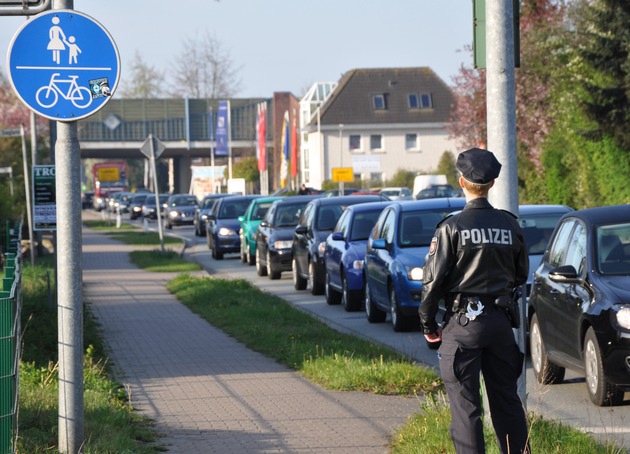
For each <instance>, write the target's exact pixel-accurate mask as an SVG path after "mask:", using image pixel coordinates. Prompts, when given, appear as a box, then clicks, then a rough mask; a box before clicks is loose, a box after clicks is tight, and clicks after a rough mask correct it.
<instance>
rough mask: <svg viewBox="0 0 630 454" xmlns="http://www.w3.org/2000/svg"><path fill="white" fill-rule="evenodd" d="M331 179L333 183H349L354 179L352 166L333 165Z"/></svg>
mask: <svg viewBox="0 0 630 454" xmlns="http://www.w3.org/2000/svg"><path fill="white" fill-rule="evenodd" d="M332 180H333V182H335V183H351V182H352V181H354V172H353V171H352V167H333V168H332Z"/></svg>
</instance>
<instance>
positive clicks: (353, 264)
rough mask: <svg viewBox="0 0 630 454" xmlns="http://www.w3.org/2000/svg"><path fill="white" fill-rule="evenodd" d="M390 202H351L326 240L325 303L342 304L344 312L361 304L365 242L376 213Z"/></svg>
mask: <svg viewBox="0 0 630 454" xmlns="http://www.w3.org/2000/svg"><path fill="white" fill-rule="evenodd" d="M390 204H391V202H373V203H361V204H359V205H351V206H349V207H348V208H346V210H345V211H344V212H343V214H342V215H341V217H340V218H339V221H338V222H337V225H336V226H335V230H333V232H332V233H331V234H330V235H328V238H327V239H326V250H325V252H324V267H325V268H326V287H325V289H324V291H325V293H326V302H327V303H328V304H339V303H342V304H343V307H344V309H345V310H346V311H355V310H358V309H361V308H362V307H363V300H364V293H363V289H364V279H363V258H364V257H365V245H366V244H367V240H368V238H369V236H370V233H371V232H372V228H373V227H374V225H375V224H376V220H377V219H378V216H379V215H380V214H381V212H382V211H383V209H384V208H385V207H386V206H388V205H390Z"/></svg>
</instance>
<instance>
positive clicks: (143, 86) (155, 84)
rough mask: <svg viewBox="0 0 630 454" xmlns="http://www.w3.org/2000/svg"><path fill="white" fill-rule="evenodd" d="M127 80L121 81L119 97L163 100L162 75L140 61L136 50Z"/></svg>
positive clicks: (140, 57)
mask: <svg viewBox="0 0 630 454" xmlns="http://www.w3.org/2000/svg"><path fill="white" fill-rule="evenodd" d="M130 66H131V72H130V77H129V79H128V80H123V81H121V86H120V88H121V92H120V93H121V95H122V97H124V98H163V97H164V92H165V89H164V87H165V79H164V73H163V72H162V71H159V70H157V69H156V68H155V67H154V66H151V65H149V64H147V63H146V62H145V61H144V60H143V59H142V54H141V53H140V51H138V50H136V52H135V54H134V59H133V62H132V63H131V65H130Z"/></svg>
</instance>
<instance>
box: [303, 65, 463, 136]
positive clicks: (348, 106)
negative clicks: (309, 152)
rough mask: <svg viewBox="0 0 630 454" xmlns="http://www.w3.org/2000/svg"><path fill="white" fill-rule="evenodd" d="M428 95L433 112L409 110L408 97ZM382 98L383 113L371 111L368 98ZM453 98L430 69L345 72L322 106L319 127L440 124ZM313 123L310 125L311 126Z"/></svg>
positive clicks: (447, 118) (446, 116) (376, 69)
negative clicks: (382, 96) (383, 103)
mask: <svg viewBox="0 0 630 454" xmlns="http://www.w3.org/2000/svg"><path fill="white" fill-rule="evenodd" d="M412 93H415V94H418V95H421V94H430V95H431V98H432V105H433V108H431V109H410V108H409V104H408V96H409V94H412ZM375 94H383V95H385V98H386V103H387V109H385V110H375V109H374V108H373V101H372V95H375ZM452 105H453V94H452V92H451V90H450V88H449V87H448V86H447V85H446V84H445V83H444V81H443V80H442V79H440V78H439V77H438V76H437V75H436V74H435V73H434V72H433V70H432V69H431V68H428V67H419V68H370V69H353V70H350V71H348V72H346V73H345V74H344V75H343V76H342V77H341V80H340V81H339V85H338V86H337V88H336V89H335V90H334V91H333V92H332V95H331V96H330V98H328V100H327V101H326V103H325V104H324V106H323V108H322V112H321V118H320V122H321V124H322V125H338V124H357V125H358V124H383V123H390V124H391V123H442V122H447V121H449V119H450V115H451V110H452ZM315 123H316V120H314V121H312V122H311V124H315Z"/></svg>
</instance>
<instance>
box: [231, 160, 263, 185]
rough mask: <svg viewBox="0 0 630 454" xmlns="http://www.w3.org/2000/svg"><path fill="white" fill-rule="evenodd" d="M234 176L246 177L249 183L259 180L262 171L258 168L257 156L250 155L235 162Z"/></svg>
mask: <svg viewBox="0 0 630 454" xmlns="http://www.w3.org/2000/svg"><path fill="white" fill-rule="evenodd" d="M232 176H233V177H234V178H244V179H245V181H247V182H248V183H255V182H257V181H259V179H260V172H259V170H258V160H257V159H256V157H255V156H249V157H247V158H243V159H241V160H239V161H238V162H236V163H234V167H233V168H232Z"/></svg>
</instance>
